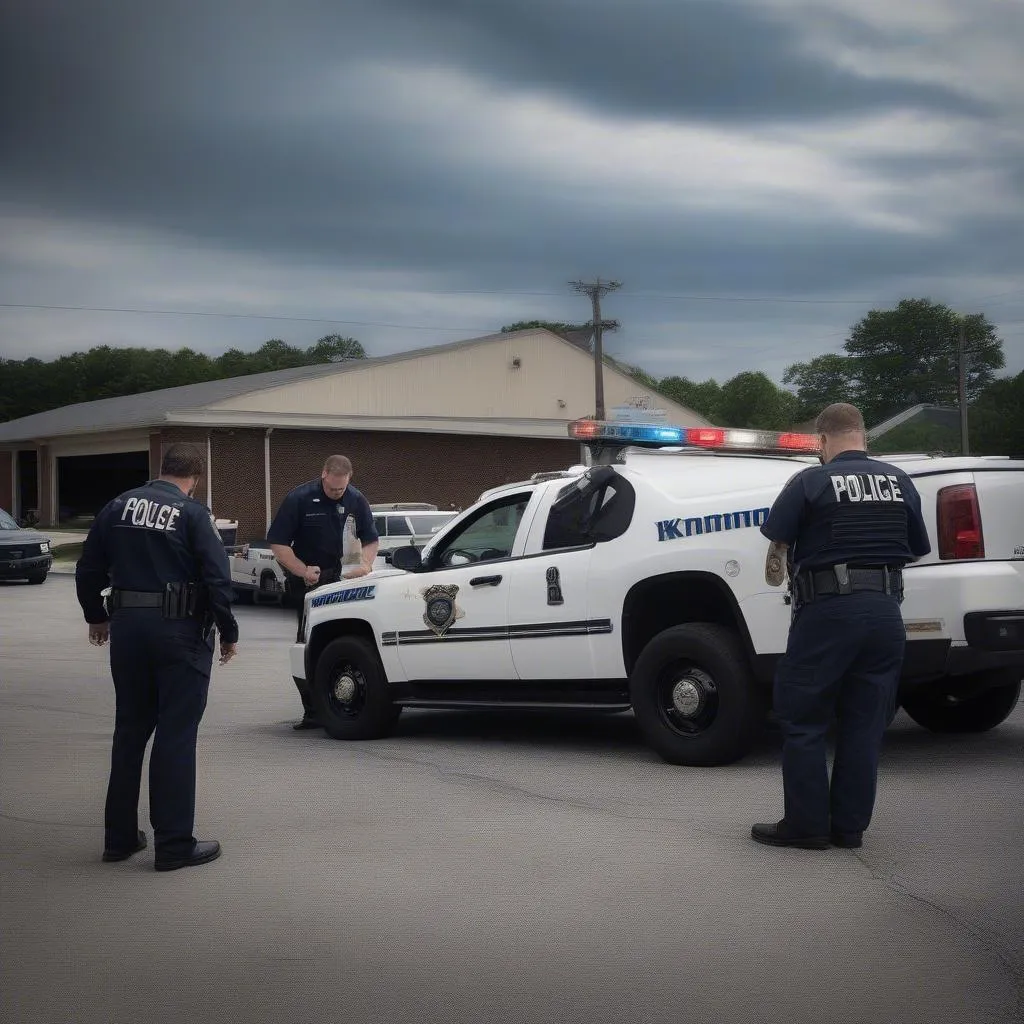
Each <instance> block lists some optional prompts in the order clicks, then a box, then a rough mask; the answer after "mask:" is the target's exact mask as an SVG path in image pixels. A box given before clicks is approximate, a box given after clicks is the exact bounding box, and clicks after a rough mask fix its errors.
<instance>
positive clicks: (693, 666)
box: [629, 622, 767, 765]
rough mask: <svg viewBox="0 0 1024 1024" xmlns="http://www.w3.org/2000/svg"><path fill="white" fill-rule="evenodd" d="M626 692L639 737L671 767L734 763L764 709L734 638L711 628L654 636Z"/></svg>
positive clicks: (674, 630)
mask: <svg viewBox="0 0 1024 1024" xmlns="http://www.w3.org/2000/svg"><path fill="white" fill-rule="evenodd" d="M629 690H630V698H631V700H632V703H633V712H634V714H635V715H636V719H637V722H638V723H639V725H640V729H641V731H642V732H643V734H644V737H645V739H646V740H647V742H648V744H649V745H650V746H651V747H653V748H654V750H656V751H657V752H658V754H660V755H661V757H662V758H663V759H664V760H666V761H668V762H669V764H685V765H719V764H729V763H730V762H732V761H736V760H738V759H739V758H741V757H742V756H743V755H744V754H746V753H747V751H748V750H749V749H750V747H751V744H752V743H753V740H754V737H755V735H756V733H757V730H758V728H760V727H761V726H762V725H763V723H764V720H765V714H766V710H767V709H766V702H765V700H764V698H763V696H762V695H761V693H760V692H759V690H758V689H757V684H756V681H755V680H754V678H753V676H752V674H751V672H750V669H749V668H748V666H747V663H746V659H745V658H744V656H743V647H742V642H741V641H740V638H739V637H738V636H737V635H736V633H735V632H734V631H733V630H730V629H727V628H725V627H724V626H718V625H712V624H710V623H702V622H693V623H687V624H685V625H682V626H672V627H671V628H670V629H666V630H664V631H663V632H661V633H658V634H657V636H655V637H654V638H653V639H652V640H651V641H650V642H649V643H648V644H647V646H646V647H645V648H644V649H643V650H642V651H641V652H640V657H639V658H637V662H636V665H635V666H634V668H633V672H632V674H631V676H630V683H629ZM674 698H675V699H674ZM687 705H689V706H687Z"/></svg>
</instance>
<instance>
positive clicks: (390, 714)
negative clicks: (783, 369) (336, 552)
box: [290, 420, 1024, 765]
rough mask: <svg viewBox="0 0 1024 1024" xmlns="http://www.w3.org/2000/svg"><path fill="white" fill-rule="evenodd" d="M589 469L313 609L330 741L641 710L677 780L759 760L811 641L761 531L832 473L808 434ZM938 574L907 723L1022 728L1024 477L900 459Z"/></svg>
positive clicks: (673, 438)
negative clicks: (424, 712)
mask: <svg viewBox="0 0 1024 1024" xmlns="http://www.w3.org/2000/svg"><path fill="white" fill-rule="evenodd" d="M569 432H570V436H572V437H575V438H577V439H579V440H580V441H581V442H584V443H586V444H587V445H588V446H589V447H590V451H591V456H592V458H591V462H592V464H591V465H590V467H589V468H585V467H574V468H573V469H571V470H568V471H566V472H565V473H545V474H538V476H537V477H535V478H534V479H532V480H530V481H527V482H524V483H520V484H509V485H506V486H503V487H500V488H495V489H492V490H490V491H488V492H485V494H484V495H483V496H482V498H481V500H480V501H478V502H477V504H475V505H474V506H473V507H471V508H469V509H467V510H466V511H465V512H463V513H462V514H461V515H459V516H458V517H457V518H456V519H455V520H454V521H453V522H451V523H450V524H449V525H448V526H447V527H446V528H445V529H444V530H443V531H442V532H440V533H439V534H438V535H437V536H435V537H434V538H433V539H432V540H431V541H430V542H429V543H427V544H426V545H425V546H424V547H423V548H422V550H418V549H415V548H401V549H399V550H398V551H396V552H395V556H394V565H393V567H391V568H388V569H384V570H382V571H376V572H374V573H372V574H371V575H369V576H366V577H363V578H361V579H358V580H355V581H350V582H341V583H338V584H334V585H331V586H328V587H324V588H322V589H320V590H317V591H315V592H313V593H311V594H309V595H307V597H306V603H305V611H304V626H303V635H304V637H305V642H304V643H301V644H296V645H295V646H293V647H292V648H291V650H290V662H291V671H292V674H293V675H294V676H295V677H296V678H297V679H299V680H308V681H309V684H310V689H311V693H312V696H313V700H314V703H315V705H316V707H317V711H318V713H319V715H320V717H321V720H322V721H323V722H324V724H325V727H326V729H327V731H328V732H329V733H330V734H331V735H332V736H334V737H336V738H338V739H367V738H372V737H380V736H384V735H386V734H387V733H388V732H389V731H390V730H391V729H392V727H393V726H394V724H395V722H396V719H397V718H398V716H399V714H400V712H401V710H402V708H406V707H409V708H416V707H429V708H497V709H501V708H524V707H529V708H559V707H573V708H590V709H595V710H605V711H609V710H611V711H625V710H628V709H630V708H632V710H633V712H634V713H635V715H636V718H637V721H638V723H639V725H640V728H641V729H642V731H643V734H644V736H645V737H646V739H647V741H648V742H649V744H650V746H651V747H652V748H654V750H656V751H657V752H658V753H659V754H660V755H661V756H662V757H663V758H664V759H665V760H667V761H669V762H671V763H676V764H693V765H707V764H721V763H725V762H729V761H732V760H735V759H736V758H738V757H741V756H742V755H743V754H744V753H745V752H746V751H747V750H748V749H749V746H750V744H751V742H752V739H753V737H754V736H755V734H756V732H757V730H758V728H759V726H760V725H761V723H762V721H763V720H764V717H765V715H766V712H767V710H768V708H769V705H770V699H771V683H772V679H773V672H774V667H775V663H776V661H777V660H778V658H779V656H780V655H781V654H782V652H783V651H784V650H785V646H786V638H787V633H788V628H789V621H790V611H791V609H790V606H789V597H788V594H786V592H785V588H773V587H771V586H769V585H768V584H767V583H766V581H765V568H764V567H765V558H766V554H767V548H768V542H767V540H766V539H765V538H764V537H763V536H762V534H761V532H760V530H759V529H758V527H759V526H760V525H761V524H762V523H763V522H764V521H765V519H766V517H767V515H768V511H769V508H770V507H771V505H772V502H773V501H774V499H775V497H776V496H777V495H778V493H779V491H780V490H781V489H782V487H783V486H784V484H785V483H786V481H787V480H788V479H789V478H790V477H791V476H792V475H793V474H795V473H797V472H799V471H800V470H801V469H803V468H804V466H805V465H807V464H808V463H814V462H816V461H817V456H816V454H815V452H816V450H817V449H816V445H817V440H816V438H814V437H812V436H809V435H804V434H774V433H766V432H762V431H751V430H731V429H722V428H706V427H692V428H686V427H676V426H671V425H665V424H635V423H634V424H624V423H614V422H597V421H594V420H582V421H576V422H575V423H573V424H571V425H570V428H569ZM885 458H886V459H887V460H888V461H890V462H897V461H898V463H899V465H900V466H901V468H902V469H903V470H904V471H905V472H907V473H908V474H909V475H910V476H911V477H913V479H914V481H915V484H916V486H917V487H918V490H919V491H920V493H921V497H922V501H923V508H924V513H925V519H926V522H927V524H928V530H929V534H930V537H931V540H932V548H933V550H932V553H931V554H930V555H928V556H927V557H925V558H924V559H922V560H920V561H919V562H917V563H915V564H913V565H911V566H908V567H907V569H906V570H905V595H906V596H905V601H904V604H903V614H904V619H905V621H906V624H907V632H908V645H907V656H906V660H905V664H904V673H903V680H902V686H901V698H900V699H901V703H902V704H903V706H904V708H905V709H906V711H907V712H908V714H910V715H911V716H912V717H913V718H914V720H915V721H917V722H918V723H919V724H921V725H923V726H925V727H926V728H930V729H933V730H937V731H978V730H985V729H989V728H992V727H993V726H995V725H997V724H999V723H1000V722H1001V721H1003V720H1004V719H1005V718H1006V717H1007V716H1008V715H1009V714H1010V713H1011V711H1012V710H1013V708H1014V707H1015V705H1016V703H1017V700H1018V696H1019V693H1020V688H1021V676H1022V674H1024V521H1022V520H1021V517H1020V514H1019V510H1020V508H1021V506H1022V504H1024V462H1020V461H1012V460H1009V459H986V458H930V457H928V456H914V455H911V456H898V457H896V456H886V457H885Z"/></svg>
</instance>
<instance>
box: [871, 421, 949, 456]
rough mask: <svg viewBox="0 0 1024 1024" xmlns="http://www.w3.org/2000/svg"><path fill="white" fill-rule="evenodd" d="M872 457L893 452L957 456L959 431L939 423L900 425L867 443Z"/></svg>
mask: <svg viewBox="0 0 1024 1024" xmlns="http://www.w3.org/2000/svg"><path fill="white" fill-rule="evenodd" d="M868 448H869V449H870V451H871V454H872V455H891V454H893V453H894V452H925V453H927V454H929V455H940V454H941V455H958V454H959V453H960V431H959V429H958V428H956V427H946V426H942V425H941V424H939V423H913V422H911V423H901V424H900V425H899V426H898V427H893V429H892V430H889V431H887V432H886V433H884V434H883V435H882V436H881V437H879V438H878V439H876V440H873V441H869V442H868Z"/></svg>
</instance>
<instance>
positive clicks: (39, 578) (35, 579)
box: [28, 572, 47, 584]
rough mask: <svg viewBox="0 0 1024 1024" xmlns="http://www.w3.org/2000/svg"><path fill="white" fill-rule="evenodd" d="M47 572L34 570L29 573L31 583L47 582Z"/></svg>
mask: <svg viewBox="0 0 1024 1024" xmlns="http://www.w3.org/2000/svg"><path fill="white" fill-rule="evenodd" d="M46 576H47V574H46V573H45V572H32V573H29V575H28V581H29V583H37V584H38V583H45V582H46Z"/></svg>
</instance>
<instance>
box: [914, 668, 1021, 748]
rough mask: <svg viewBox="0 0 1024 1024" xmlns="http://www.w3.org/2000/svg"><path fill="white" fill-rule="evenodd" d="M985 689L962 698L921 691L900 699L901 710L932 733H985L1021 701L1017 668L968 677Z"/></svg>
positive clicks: (1008, 715)
mask: <svg viewBox="0 0 1024 1024" xmlns="http://www.w3.org/2000/svg"><path fill="white" fill-rule="evenodd" d="M970 679H971V681H972V682H973V683H975V684H980V685H982V686H983V687H984V688H983V689H982V690H981V691H980V692H975V693H972V694H969V695H965V696H962V697H961V696H956V695H950V694H948V693H946V692H944V691H943V690H941V689H940V690H927V689H925V690H920V691H918V692H916V693H913V694H911V695H909V696H907V697H904V698H903V710H904V711H906V713H907V714H908V715H910V717H911V718H912V719H913V720H914V721H915V722H917V724H918V725H920V726H922V727H923V728H925V729H930V730H931V731H932V732H945V733H957V732H962V733H966V732H987V731H988V730H989V729H994V728H995V727H996V726H997V725H999V724H1000V723H1001V722H1005V721H1006V719H1007V718H1009V717H1010V715H1011V714H1013V710H1014V708H1016V706H1017V701H1018V700H1019V699H1020V687H1021V670H1020V669H1019V668H1016V669H1014V668H1009V669H1007V668H998V669H990V670H989V671H987V672H979V673H977V674H976V675H974V676H971V677H970Z"/></svg>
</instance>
